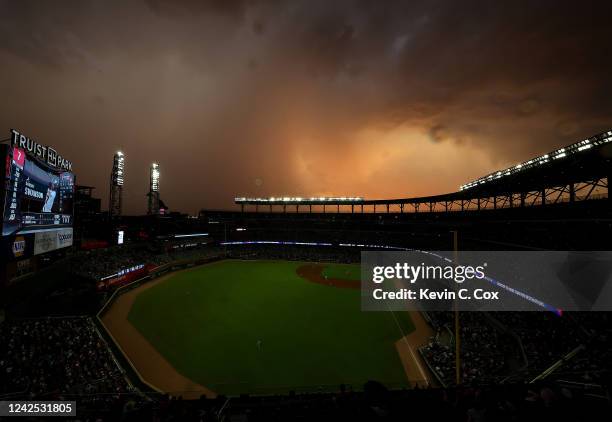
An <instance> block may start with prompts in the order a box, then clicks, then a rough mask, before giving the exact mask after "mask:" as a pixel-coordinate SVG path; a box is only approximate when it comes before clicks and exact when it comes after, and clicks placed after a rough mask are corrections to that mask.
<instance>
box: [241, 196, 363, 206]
mask: <svg viewBox="0 0 612 422" xmlns="http://www.w3.org/2000/svg"><path fill="white" fill-rule="evenodd" d="M363 201H364V199H363V198H362V197H359V196H354V197H348V196H330V197H325V196H319V197H316V196H312V197H310V198H305V197H301V196H282V197H274V196H271V197H269V198H248V197H244V196H236V197H234V202H235V203H236V204H245V203H263V204H273V203H274V204H276V203H278V204H285V205H291V204H293V205H299V204H300V203H303V202H309V203H313V204H316V203H320V204H325V203H330V202H332V203H360V202H363Z"/></svg>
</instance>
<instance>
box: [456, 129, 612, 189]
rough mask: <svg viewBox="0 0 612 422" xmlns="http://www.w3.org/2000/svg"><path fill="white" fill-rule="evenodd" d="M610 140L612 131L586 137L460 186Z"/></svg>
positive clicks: (497, 177)
mask: <svg viewBox="0 0 612 422" xmlns="http://www.w3.org/2000/svg"><path fill="white" fill-rule="evenodd" d="M610 142H612V131H608V132H604V133H601V134H599V135H595V136H593V137H591V138H589V139H585V140H583V141H580V142H576V143H573V144H571V145H569V146H566V147H565V148H560V149H558V150H556V151H553V152H549V153H548V154H544V155H541V156H539V157H536V158H532V159H531V160H529V161H525V162H522V163H519V164H517V165H515V166H513V167H509V168H507V169H504V170H500V171H497V172H496V173H491V174H489V175H487V176H484V177H481V178H479V179H476V180H473V181H471V182H469V183H466V184H465V185H462V186H460V187H459V190H466V189H470V188H473V187H474V186H478V185H481V184H483V183H486V182H488V181H491V180H493V179H499V178H501V177H502V176H509V175H511V174H515V173H518V172H521V171H525V170H527V169H531V168H534V167H537V166H540V165H542V164H546V163H548V162H550V160H551V157H552V159H553V160H558V159H560V158H564V157H567V156H569V155H572V154H577V153H580V152H582V151H586V150H588V149H591V148H593V147H597V146H601V145H604V144H607V143H610Z"/></svg>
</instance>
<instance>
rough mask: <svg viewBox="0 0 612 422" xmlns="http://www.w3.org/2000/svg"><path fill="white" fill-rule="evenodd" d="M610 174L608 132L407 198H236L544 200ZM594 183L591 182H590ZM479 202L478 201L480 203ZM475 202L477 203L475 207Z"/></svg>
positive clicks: (265, 201)
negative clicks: (449, 188)
mask: <svg viewBox="0 0 612 422" xmlns="http://www.w3.org/2000/svg"><path fill="white" fill-rule="evenodd" d="M611 174H612V130H611V131H607V132H602V133H600V134H598V135H595V136H592V137H591V138H588V139H584V140H582V141H579V142H576V143H573V144H571V145H568V146H566V147H563V148H559V149H557V150H555V151H552V152H549V153H547V154H544V155H541V156H539V157H536V158H532V159H531V160H528V161H524V162H522V163H519V164H517V165H515V166H513V167H509V168H506V169H503V170H499V171H496V172H493V173H491V174H489V175H486V176H483V177H481V178H479V179H476V180H474V181H471V182H469V183H466V184H465V185H462V186H461V187H460V189H459V191H457V192H452V193H447V194H442V195H433V196H424V197H412V198H396V199H364V198H361V197H289V196H281V197H270V198H249V197H236V198H235V199H234V202H235V203H236V204H239V205H242V206H244V205H256V206H258V205H266V206H273V205H295V206H301V205H308V206H312V205H334V206H341V205H353V206H354V205H400V207H403V205H405V204H412V205H418V204H430V208H431V204H433V203H440V202H442V203H444V202H454V201H473V200H478V201H480V199H483V198H492V197H508V198H510V200H509V201H510V202H512V201H513V200H514V199H513V195H514V194H518V195H519V196H523V201H524V195H525V194H527V193H528V192H537V193H538V194H540V195H541V196H542V201H546V195H547V193H546V190H547V189H556V190H557V191H558V192H563V191H564V189H565V187H567V192H573V189H574V184H576V183H591V184H597V186H604V187H608V189H609V186H608V184H607V182H606V183H605V185H602V184H599V183H600V180H601V179H604V178H605V179H607V178H608V177H609V176H610V175H611ZM594 186H595V185H594ZM479 203H480V202H479ZM479 206H480V205H479Z"/></svg>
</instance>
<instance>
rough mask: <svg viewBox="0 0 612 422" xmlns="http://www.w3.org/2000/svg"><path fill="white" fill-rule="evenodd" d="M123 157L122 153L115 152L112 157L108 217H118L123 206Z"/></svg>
mask: <svg viewBox="0 0 612 422" xmlns="http://www.w3.org/2000/svg"><path fill="white" fill-rule="evenodd" d="M124 167H125V156H124V155H123V152H121V151H117V152H116V153H115V155H114V156H113V169H112V170H111V177H110V203H109V213H110V216H111V217H113V216H120V215H121V208H122V205H123V182H124V172H125V171H124Z"/></svg>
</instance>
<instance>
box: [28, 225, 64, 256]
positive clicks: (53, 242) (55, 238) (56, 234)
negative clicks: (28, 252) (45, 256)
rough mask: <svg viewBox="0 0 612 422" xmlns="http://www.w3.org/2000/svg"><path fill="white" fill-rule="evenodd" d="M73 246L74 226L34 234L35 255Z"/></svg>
mask: <svg viewBox="0 0 612 422" xmlns="http://www.w3.org/2000/svg"><path fill="white" fill-rule="evenodd" d="M68 246H72V227H68V228H65V229H57V230H46V231H40V232H37V233H35V234H34V255H40V254H42V253H46V252H51V251H54V250H56V249H61V248H65V247H68Z"/></svg>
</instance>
